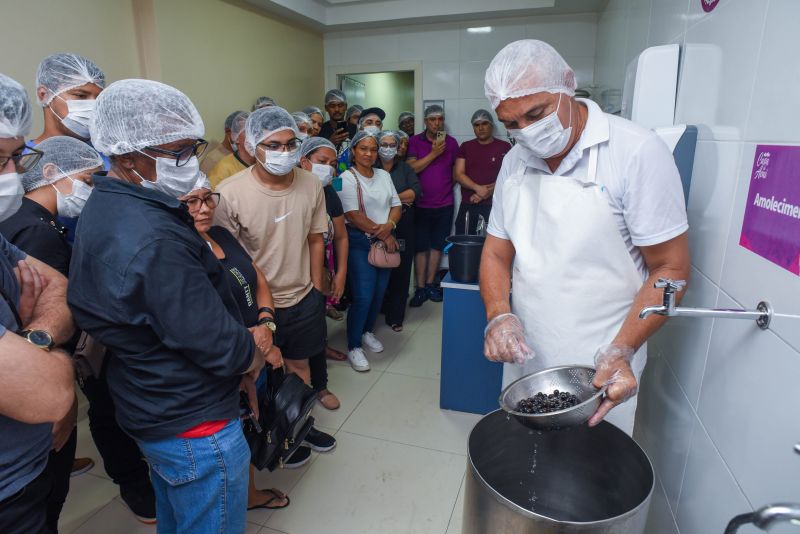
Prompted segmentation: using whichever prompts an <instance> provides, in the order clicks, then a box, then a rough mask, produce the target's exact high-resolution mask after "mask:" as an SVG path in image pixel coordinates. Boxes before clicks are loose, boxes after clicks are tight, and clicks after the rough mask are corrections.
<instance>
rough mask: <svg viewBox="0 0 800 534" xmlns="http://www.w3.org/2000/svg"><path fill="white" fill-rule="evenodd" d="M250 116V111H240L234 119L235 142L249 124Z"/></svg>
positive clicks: (233, 137)
mask: <svg viewBox="0 0 800 534" xmlns="http://www.w3.org/2000/svg"><path fill="white" fill-rule="evenodd" d="M249 116H250V112H249V111H240V112H239V113H237V114H236V116H235V117H234V118H233V122H231V139H233V140H234V142H235V141H236V140H237V139H239V136H240V135H242V132H243V131H244V125H245V124H247V117H249Z"/></svg>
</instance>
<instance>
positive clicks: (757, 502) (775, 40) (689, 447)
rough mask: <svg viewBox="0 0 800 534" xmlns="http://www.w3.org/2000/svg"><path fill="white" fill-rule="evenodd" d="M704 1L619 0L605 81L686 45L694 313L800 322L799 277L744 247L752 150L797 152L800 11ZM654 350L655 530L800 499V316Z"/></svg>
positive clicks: (601, 50)
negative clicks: (738, 310) (773, 314)
mask: <svg viewBox="0 0 800 534" xmlns="http://www.w3.org/2000/svg"><path fill="white" fill-rule="evenodd" d="M700 2H701V0H610V2H609V4H608V6H607V8H606V10H605V11H604V12H603V13H602V14H601V15H600V18H599V21H598V31H597V57H596V61H595V76H594V78H595V82H596V83H597V84H598V85H600V86H602V87H604V88H621V87H622V82H623V79H624V71H625V66H626V65H627V64H628V62H630V60H632V59H633V58H634V57H635V56H636V55H637V54H638V53H639V52H640V51H641V50H642V49H643V48H644V47H646V46H654V45H660V44H667V43H679V44H680V45H681V72H680V78H679V89H678V104H677V120H678V121H680V122H685V123H688V124H696V125H698V127H699V130H700V137H701V140H700V142H699V143H698V146H697V153H696V156H695V163H694V175H693V180H692V186H691V192H690V196H689V204H688V213H689V222H690V226H691V229H690V246H691V251H692V258H693V269H692V279H691V285H690V289H689V290H688V293H687V295H686V298H685V300H684V304H686V305H687V306H707V307H713V306H719V307H754V306H755V304H756V303H757V302H758V301H760V300H767V301H769V302H771V303H772V304H773V306H774V307H775V309H776V310H777V311H778V312H780V313H786V314H800V278H798V277H797V276H794V275H792V274H790V273H789V272H788V271H785V270H783V269H781V268H779V267H777V266H775V265H773V264H771V263H769V262H768V261H766V260H764V259H762V258H760V257H758V256H756V255H754V254H752V253H751V252H749V251H747V250H745V249H743V248H742V247H740V246H739V244H738V242H739V233H740V231H741V225H742V218H743V214H744V205H745V200H746V198H747V192H748V187H749V179H750V171H751V167H752V163H753V157H754V154H755V150H756V148H755V147H756V145H757V144H759V143H775V144H800V127H798V124H799V123H800V106H798V105H797V103H796V95H797V93H798V91H800V67H799V65H800V61H799V60H798V59H797V50H798V48H800V2H798V1H797V0H721V1H720V3H719V5H718V7H717V9H716V10H715V11H713V12H712V13H710V14H706V13H704V12H703V10H702V9H701V6H700ZM649 346H650V352H651V360H650V363H649V364H648V366H647V368H646V370H645V376H644V378H643V381H642V388H641V394H640V409H639V412H638V414H637V431H636V437H637V438H638V439H639V440H640V442H641V443H642V445H643V446H644V447H645V448H646V449H647V450H648V453H649V455H650V457H651V458H652V460H653V463H654V465H655V467H656V472H657V477H658V480H659V483H660V486H659V491H657V492H656V494H655V497H654V498H655V499H656V501H657V502H656V503H655V504H654V505H653V506H654V508H653V510H655V513H654V514H652V517H651V521H650V525H649V526H648V533H650V532H653V533H659V532H665V533H673V532H676V529H677V530H679V531H680V532H681V533H683V534H695V533H704V534H705V533H716V532H722V531H723V529H724V527H725V525H726V524H727V522H728V520H729V519H730V518H731V517H732V516H733V515H735V514H738V513H742V512H746V511H749V510H751V509H754V508H759V507H761V506H763V505H765V504H768V503H770V502H776V501H790V502H791V501H795V502H796V501H800V456H797V455H796V454H794V453H793V452H792V447H793V445H794V444H795V443H797V442H800V386H799V385H798V378H800V320H797V319H787V318H776V320H775V321H774V323H773V326H772V328H771V330H769V331H766V332H763V331H761V330H758V329H757V327H756V326H755V324H753V323H751V322H747V321H733V320H719V319H718V320H702V319H686V318H674V319H670V320H669V321H668V323H667V325H666V326H665V327H664V328H663V329H662V330H661V331H660V332H659V333H658V334H657V335H656V337H655V339H654V340H652V342H651V343H650V345H649ZM667 512H668V513H667ZM795 531H796V527H785V529H783V528H782V529H780V530H775V531H774V532H787V533H788V532H795ZM740 532H756V530H754V529H742V530H741V531H740Z"/></svg>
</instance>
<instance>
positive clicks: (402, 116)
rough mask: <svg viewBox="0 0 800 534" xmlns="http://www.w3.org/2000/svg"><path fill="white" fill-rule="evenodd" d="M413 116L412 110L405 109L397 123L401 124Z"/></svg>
mask: <svg viewBox="0 0 800 534" xmlns="http://www.w3.org/2000/svg"><path fill="white" fill-rule="evenodd" d="M413 118H414V114H413V113H411V112H410V111H404V112H402V113H401V114H400V116H399V117H397V124H398V126H399V125H400V124H401V123H402V122H403V121H404V120H406V119H413Z"/></svg>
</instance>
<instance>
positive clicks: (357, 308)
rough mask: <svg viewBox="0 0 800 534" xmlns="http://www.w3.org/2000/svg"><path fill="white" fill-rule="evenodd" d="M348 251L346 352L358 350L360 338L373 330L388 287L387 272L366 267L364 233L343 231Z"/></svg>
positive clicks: (366, 248) (352, 230)
mask: <svg viewBox="0 0 800 534" xmlns="http://www.w3.org/2000/svg"><path fill="white" fill-rule="evenodd" d="M347 236H348V238H349V239H350V250H349V251H348V254H347V283H348V284H350V293H351V297H352V303H351V304H350V310H348V312H347V348H348V349H354V348H356V347H360V346H361V336H362V334H364V333H365V332H372V331H373V330H374V329H375V321H376V319H377V318H378V312H379V311H380V309H381V304H382V303H383V294H384V293H386V286H387V285H388V284H389V275H390V274H391V272H392V270H391V269H379V268H377V267H373V266H372V265H370V264H369V261H368V260H367V257H368V256H369V246H370V243H369V239H367V236H365V235H364V232H362V231H360V230H356V229H355V228H350V227H348V228H347Z"/></svg>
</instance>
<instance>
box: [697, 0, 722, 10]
mask: <svg viewBox="0 0 800 534" xmlns="http://www.w3.org/2000/svg"><path fill="white" fill-rule="evenodd" d="M700 4H701V5H702V6H703V11H705V12H706V13H711V12H712V11H714V8H715V7H717V4H719V0H700Z"/></svg>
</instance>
